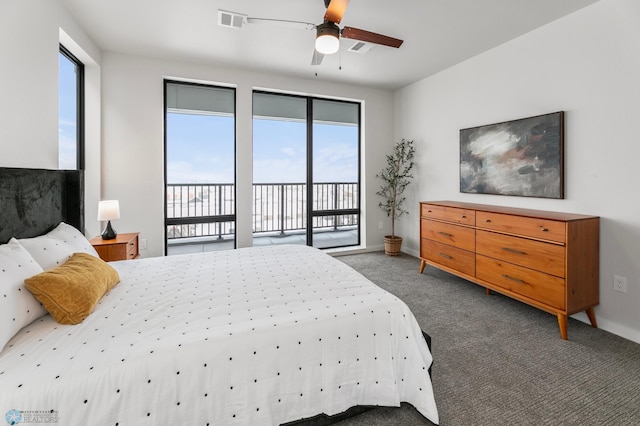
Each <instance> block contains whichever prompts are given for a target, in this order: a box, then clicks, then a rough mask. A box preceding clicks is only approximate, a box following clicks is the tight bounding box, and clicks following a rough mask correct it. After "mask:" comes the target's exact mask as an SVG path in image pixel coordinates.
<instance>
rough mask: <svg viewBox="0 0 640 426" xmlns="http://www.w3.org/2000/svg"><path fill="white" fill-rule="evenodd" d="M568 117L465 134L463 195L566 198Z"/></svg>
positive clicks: (559, 114) (532, 120)
mask: <svg viewBox="0 0 640 426" xmlns="http://www.w3.org/2000/svg"><path fill="white" fill-rule="evenodd" d="M563 151H564V112H563V111H559V112H554V113H551V114H545V115H538V116H535V117H529V118H523V119H520V120H513V121H507V122H504V123H497V124H489V125H485V126H479V127H472V128H469V129H462V130H460V192H465V193H476V194H498V195H517V196H523V197H541V198H564V167H563V165H564V152H563Z"/></svg>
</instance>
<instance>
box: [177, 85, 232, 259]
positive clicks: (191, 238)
mask: <svg viewBox="0 0 640 426" xmlns="http://www.w3.org/2000/svg"><path fill="white" fill-rule="evenodd" d="M165 106H166V108H165V182H166V215H165V224H166V253H167V254H181V253H192V252H198V251H210V250H221V249H233V248H234V247H235V221H236V216H235V209H236V203H235V194H236V191H235V89H232V88H226V87H216V86H210V85H204V84H194V83H184V82H176V81H166V82H165Z"/></svg>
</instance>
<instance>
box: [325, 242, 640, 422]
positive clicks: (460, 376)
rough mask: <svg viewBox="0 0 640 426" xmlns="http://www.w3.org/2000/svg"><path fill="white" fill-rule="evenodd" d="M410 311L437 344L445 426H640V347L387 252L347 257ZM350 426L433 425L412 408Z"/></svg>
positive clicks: (438, 393)
mask: <svg viewBox="0 0 640 426" xmlns="http://www.w3.org/2000/svg"><path fill="white" fill-rule="evenodd" d="M337 259H339V260H341V261H343V262H344V263H346V264H348V265H350V266H351V267H353V268H354V269H356V270H357V271H359V272H360V273H362V274H363V275H364V276H366V277H367V278H369V279H370V280H371V281H373V282H374V283H376V284H377V285H379V286H380V287H382V288H384V289H386V290H388V291H389V292H391V293H393V294H395V295H396V296H398V297H399V298H400V299H402V300H403V301H405V303H406V304H407V305H408V306H409V308H410V309H411V310H412V311H413V313H414V315H415V316H416V318H417V320H418V323H419V324H420V326H421V328H422V329H423V330H424V331H426V332H427V333H429V334H430V335H431V337H432V339H433V342H432V352H433V358H434V363H433V370H432V376H433V377H432V380H433V387H434V393H435V397H436V403H437V405H438V411H439V414H440V424H441V425H616V426H617V425H640V345H638V344H636V343H634V342H631V341H628V340H625V339H623V338H621V337H618V336H615V335H613V334H611V333H608V332H605V331H603V330H599V329H594V328H592V327H591V326H590V325H587V324H584V323H582V322H580V321H577V320H574V319H571V318H570V319H569V331H568V334H569V340H566V341H565V340H562V339H561V338H560V332H559V329H558V322H557V320H556V317H555V316H554V315H550V314H547V313H545V312H542V311H540V310H537V309H535V308H532V307H530V306H528V305H525V304H524V303H520V302H517V301H514V300H511V299H509V298H507V297H504V296H501V295H497V294H492V295H491V296H487V295H486V294H485V290H484V288H483V287H480V286H478V285H475V284H472V283H470V282H468V281H465V280H462V279H460V278H457V277H455V276H453V275H451V274H448V273H445V272H442V271H440V270H438V269H436V268H432V267H430V266H427V267H426V269H425V271H424V274H423V275H420V274H419V273H418V270H419V266H420V260H419V259H416V258H414V257H412V256H409V255H406V254H402V255H401V256H400V257H397V258H392V257H387V256H385V255H384V253H383V252H376V253H366V254H358V255H349V256H340V257H337ZM340 424H344V425H431V422H429V421H428V420H426V419H425V418H423V417H422V416H421V415H420V414H419V413H418V412H417V411H416V410H415V409H414V408H413V407H412V406H410V405H407V404H403V405H402V407H400V408H376V409H374V410H371V411H368V412H366V413H364V414H361V415H359V416H357V417H354V418H351V419H348V420H345V421H343V422H341V423H340Z"/></svg>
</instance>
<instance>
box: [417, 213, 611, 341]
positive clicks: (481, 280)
mask: <svg viewBox="0 0 640 426" xmlns="http://www.w3.org/2000/svg"><path fill="white" fill-rule="evenodd" d="M599 226H600V219H599V218H598V217H597V216H585V215H578V214H569V213H556V212H547V211H539V210H528V209H518V208H510V207H496V206H487V205H482V204H471V203H461V202H453V201H430V202H422V203H420V237H421V238H420V259H421V260H422V262H421V264H420V273H422V272H423V271H424V267H425V265H426V264H427V263H428V264H429V265H432V266H435V267H437V268H440V269H442V270H444V271H447V272H450V273H452V274H455V275H458V276H460V277H462V278H465V279H467V280H469V281H472V282H474V283H476V284H479V285H481V286H483V287H485V288H486V290H487V294H490V291H491V290H494V291H496V292H499V293H502V294H504V295H506V296H509V297H512V298H514V299H517V300H519V301H521V302H524V303H527V304H529V305H531V306H535V307H536V308H539V309H542V310H543V311H546V312H549V313H552V314H555V315H557V317H558V325H559V326H560V334H561V336H562V338H563V339H566V338H567V317H568V316H569V315H572V314H575V313H577V312H581V311H586V313H587V316H588V317H589V320H590V321H591V325H592V326H593V327H597V323H596V317H595V313H594V310H593V307H594V306H595V305H597V304H598V303H599V245H600V243H599V235H600V233H599Z"/></svg>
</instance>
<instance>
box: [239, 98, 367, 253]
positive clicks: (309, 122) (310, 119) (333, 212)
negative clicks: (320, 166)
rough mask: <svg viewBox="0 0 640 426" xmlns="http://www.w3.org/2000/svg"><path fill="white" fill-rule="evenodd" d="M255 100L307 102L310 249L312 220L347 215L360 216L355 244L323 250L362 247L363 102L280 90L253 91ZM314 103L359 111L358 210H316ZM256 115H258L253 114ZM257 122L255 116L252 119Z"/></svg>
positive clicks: (307, 230)
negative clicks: (348, 106) (277, 98)
mask: <svg viewBox="0 0 640 426" xmlns="http://www.w3.org/2000/svg"><path fill="white" fill-rule="evenodd" d="M251 93H252V99H253V96H254V95H255V94H264V95H274V96H282V97H292V98H298V99H304V100H305V102H306V118H305V121H306V129H307V130H306V132H307V135H306V150H307V155H306V161H307V167H306V168H307V173H306V184H307V188H306V197H307V211H306V220H307V229H306V231H305V233H306V245H307V246H309V247H315V246H314V245H313V219H314V218H316V217H323V216H335V215H344V214H357V215H358V234H357V235H358V236H357V241H356V243H355V244H351V245H343V246H327V247H322V248H321V249H322V250H330V249H341V248H345V247H359V246H360V245H361V244H362V222H363V221H364V217H363V215H362V205H363V199H364V194H363V193H362V131H363V130H362V101H357V100H347V99H337V98H331V97H322V96H318V95H303V94H295V93H282V92H277V91H269V90H264V89H254V90H253V91H252V92H251ZM314 101H328V102H339V103H345V104H352V105H356V106H357V108H358V111H357V117H358V170H357V176H358V182H357V188H358V207H357V208H355V209H334V210H313V208H312V206H313V200H314V196H313V158H314V157H313V146H314V141H313V138H314V132H313V125H314V118H313V115H314V114H313V104H314ZM252 114H255V112H252ZM253 118H254V119H255V117H253ZM254 183H255V182H254Z"/></svg>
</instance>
